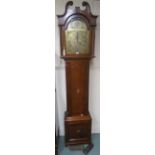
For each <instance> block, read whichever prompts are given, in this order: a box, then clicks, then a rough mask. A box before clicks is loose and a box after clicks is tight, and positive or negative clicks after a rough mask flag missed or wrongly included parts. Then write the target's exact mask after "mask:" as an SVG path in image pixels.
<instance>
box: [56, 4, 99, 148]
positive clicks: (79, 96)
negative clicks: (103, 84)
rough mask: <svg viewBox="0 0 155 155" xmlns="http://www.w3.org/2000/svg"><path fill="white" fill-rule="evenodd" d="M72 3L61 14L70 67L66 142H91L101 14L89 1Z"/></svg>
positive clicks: (63, 46)
mask: <svg viewBox="0 0 155 155" xmlns="http://www.w3.org/2000/svg"><path fill="white" fill-rule="evenodd" d="M72 5H73V2H72V1H69V2H67V4H66V8H65V13H64V14H63V15H58V16H57V17H58V25H59V28H60V44H61V58H63V59H64V60H65V70H66V92H67V93H66V95H67V110H66V112H65V115H64V124H65V144H66V145H73V144H91V122H92V119H91V115H90V113H89V110H88V102H89V101H88V98H89V95H88V93H89V62H90V60H91V59H92V58H93V57H94V40H95V27H96V18H97V16H95V15H92V13H91V10H90V6H89V4H88V3H87V2H83V3H82V5H83V6H84V7H85V8H84V9H82V10H81V9H80V7H75V8H72V7H71V6H72Z"/></svg>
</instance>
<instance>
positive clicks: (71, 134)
mask: <svg viewBox="0 0 155 155" xmlns="http://www.w3.org/2000/svg"><path fill="white" fill-rule="evenodd" d="M91 120H92V119H91V116H90V115H89V114H88V115H83V114H81V115H76V116H67V113H65V144H66V145H75V144H91Z"/></svg>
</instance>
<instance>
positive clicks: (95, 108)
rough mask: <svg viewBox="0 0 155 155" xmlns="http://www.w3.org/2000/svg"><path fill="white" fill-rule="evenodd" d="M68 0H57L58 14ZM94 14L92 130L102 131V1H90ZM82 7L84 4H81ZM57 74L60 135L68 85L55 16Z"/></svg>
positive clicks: (91, 97)
mask: <svg viewBox="0 0 155 155" xmlns="http://www.w3.org/2000/svg"><path fill="white" fill-rule="evenodd" d="M82 1H83V0H73V2H74V5H77V6H81V3H82ZM66 2H67V0H56V1H55V5H56V6H55V10H56V15H57V14H63V13H64V10H65V4H66ZM88 2H89V4H90V6H91V11H92V13H93V14H95V15H98V18H97V27H96V40H95V56H96V57H95V58H94V59H92V61H91V62H90V75H89V76H90V80H89V82H90V84H89V111H90V113H91V116H92V120H93V122H92V132H93V133H99V132H100V17H99V13H100V5H99V4H100V2H99V1H97V0H89V1H88ZM81 8H82V6H81ZM55 24H56V25H55V39H56V41H55V44H56V45H55V50H56V51H55V63H56V64H55V76H56V101H57V105H58V118H59V128H60V135H64V111H65V110H66V87H65V68H64V60H62V59H60V42H59V29H58V21H57V17H55Z"/></svg>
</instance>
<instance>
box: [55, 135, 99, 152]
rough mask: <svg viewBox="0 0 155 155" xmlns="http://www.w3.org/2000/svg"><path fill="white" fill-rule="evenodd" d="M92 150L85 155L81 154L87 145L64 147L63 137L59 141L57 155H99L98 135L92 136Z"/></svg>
mask: <svg viewBox="0 0 155 155" xmlns="http://www.w3.org/2000/svg"><path fill="white" fill-rule="evenodd" d="M92 143H93V145H94V146H93V148H92V149H91V150H90V151H89V152H88V153H86V154H84V153H83V148H86V146H87V145H79V146H74V147H65V146H64V137H60V139H59V147H58V148H59V155H100V134H92Z"/></svg>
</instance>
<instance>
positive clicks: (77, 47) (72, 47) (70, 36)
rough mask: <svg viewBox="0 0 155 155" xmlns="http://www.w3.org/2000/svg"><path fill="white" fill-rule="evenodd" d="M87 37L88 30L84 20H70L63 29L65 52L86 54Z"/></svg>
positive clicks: (88, 35) (87, 47)
mask: <svg viewBox="0 0 155 155" xmlns="http://www.w3.org/2000/svg"><path fill="white" fill-rule="evenodd" d="M89 38H90V31H89V30H88V28H87V25H86V24H85V23H84V22H82V21H80V20H74V21H72V22H70V23H69V25H68V27H67V29H66V30H65V45H66V54H88V53H89V51H90V50H89V43H90V40H89Z"/></svg>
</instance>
